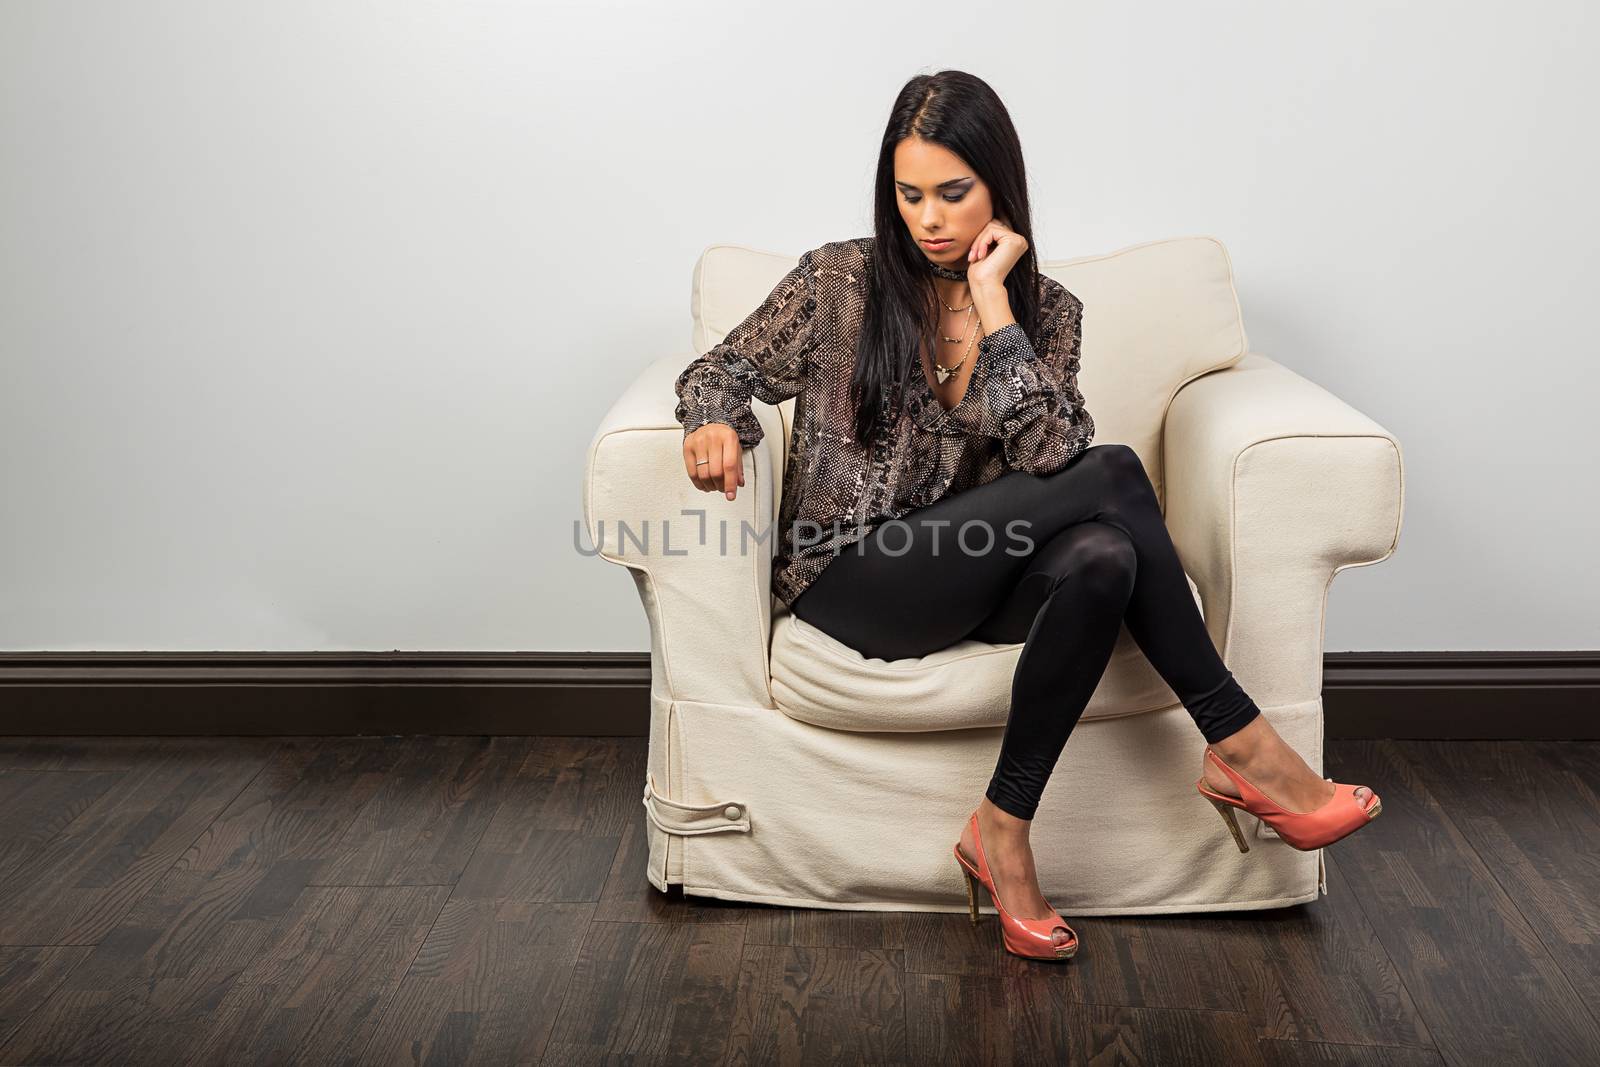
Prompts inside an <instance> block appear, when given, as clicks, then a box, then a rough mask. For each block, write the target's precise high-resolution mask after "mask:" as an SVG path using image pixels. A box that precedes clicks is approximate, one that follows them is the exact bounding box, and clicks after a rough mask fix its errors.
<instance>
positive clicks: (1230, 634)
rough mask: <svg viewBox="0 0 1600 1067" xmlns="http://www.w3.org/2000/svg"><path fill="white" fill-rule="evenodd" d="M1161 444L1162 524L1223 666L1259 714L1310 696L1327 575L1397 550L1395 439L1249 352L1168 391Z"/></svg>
mask: <svg viewBox="0 0 1600 1067" xmlns="http://www.w3.org/2000/svg"><path fill="white" fill-rule="evenodd" d="M1161 447H1162V456H1163V468H1164V471H1165V475H1166V489H1167V492H1166V501H1165V512H1166V520H1167V528H1168V530H1169V532H1170V533H1171V535H1172V539H1173V543H1174V544H1175V545H1176V546H1177V549H1178V554H1179V556H1180V557H1181V558H1182V560H1183V563H1184V567H1185V569H1187V570H1188V572H1189V574H1190V575H1191V576H1192V577H1193V578H1194V580H1195V583H1196V584H1197V585H1198V586H1199V587H1200V596H1201V600H1202V602H1203V603H1204V605H1205V618H1206V625H1207V627H1208V628H1209V629H1210V631H1211V636H1212V639H1213V640H1214V641H1216V643H1217V647H1218V648H1219V649H1220V650H1221V651H1222V654H1223V657H1224V658H1225V659H1226V660H1227V661H1228V666H1229V669H1231V670H1232V671H1233V672H1234V673H1235V675H1236V676H1237V677H1238V678H1239V680H1240V682H1241V684H1243V685H1244V686H1245V688H1247V689H1248V690H1250V692H1251V694H1252V695H1253V696H1254V697H1255V698H1256V700H1257V702H1258V703H1261V704H1262V706H1267V705H1268V704H1284V703H1290V702H1295V701H1304V700H1310V699H1314V698H1316V697H1317V696H1319V695H1320V693H1321V690H1322V655H1323V622H1324V618H1325V615H1326V609H1327V591H1328V586H1329V584H1330V583H1331V582H1332V581H1333V576H1334V575H1335V574H1337V573H1338V572H1339V571H1341V570H1343V569H1344V568H1346V567H1363V566H1367V565H1368V564H1372V563H1379V562H1382V561H1383V560H1385V559H1388V558H1389V556H1390V555H1392V554H1393V553H1394V550H1395V546H1396V545H1397V544H1398V543H1399V538H1400V524H1401V516H1402V512H1403V510H1404V484H1405V483H1404V478H1403V471H1404V463H1403V459H1402V456H1401V451H1400V443H1399V442H1398V441H1397V440H1396V439H1395V438H1394V435H1392V434H1391V433H1389V432H1388V431H1387V430H1385V429H1384V428H1383V427H1382V426H1380V425H1378V424H1377V423H1376V422H1374V421H1373V420H1372V419H1370V418H1368V417H1367V416H1366V415H1363V414H1362V413H1361V412H1359V411H1357V410H1356V409H1355V408H1353V407H1351V406H1350V405H1349V404H1347V403H1345V402H1344V401H1343V400H1341V399H1339V398H1338V397H1337V396H1335V395H1333V394H1332V393H1330V392H1328V391H1327V390H1326V389H1324V388H1322V387H1321V386H1319V385H1317V384H1315V383H1314V382H1311V381H1309V380H1308V379H1306V378H1303V377H1301V376H1300V375H1298V374H1296V373H1295V372H1293V371H1291V370H1290V369H1289V368H1287V367H1285V366H1283V365H1282V364H1280V363H1278V362H1276V361H1274V360H1271V359H1269V358H1267V357H1266V356H1263V355H1261V354H1260V353H1256V352H1247V353H1246V354H1245V355H1244V357H1243V358H1241V359H1240V360H1239V361H1238V362H1237V363H1235V364H1233V365H1232V366H1230V367H1228V368H1226V369H1224V370H1221V371H1216V372H1214V373H1211V374H1206V375H1202V376H1201V377H1199V378H1196V379H1194V380H1193V381H1190V382H1189V383H1187V384H1186V385H1185V386H1183V388H1181V389H1179V390H1178V392H1177V394H1176V396H1175V397H1174V399H1173V401H1172V404H1171V407H1170V408H1169V409H1168V411H1167V417H1166V421H1165V424H1164V427H1163V431H1162V445H1161Z"/></svg>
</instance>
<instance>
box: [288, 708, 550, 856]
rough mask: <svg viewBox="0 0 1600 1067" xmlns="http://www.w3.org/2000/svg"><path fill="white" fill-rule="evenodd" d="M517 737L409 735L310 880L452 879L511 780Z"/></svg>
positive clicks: (524, 746) (523, 748) (519, 745)
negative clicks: (384, 773) (322, 864)
mask: <svg viewBox="0 0 1600 1067" xmlns="http://www.w3.org/2000/svg"><path fill="white" fill-rule="evenodd" d="M530 747H531V744H530V739H528V738H523V737H410V738H405V739H404V740H403V742H401V743H400V744H399V746H398V753H397V759H396V760H395V763H394V766H393V767H392V768H391V769H390V771H389V773H388V774H386V775H385V776H384V780H383V783H382V785H381V786H380V787H379V789H378V790H377V792H375V793H374V794H373V795H372V797H371V798H370V799H368V801H367V802H366V804H364V805H363V806H362V808H361V811H360V813H359V814H358V815H357V816H356V818H355V819H354V820H353V821H352V822H351V823H350V826H349V827H348V829H346V830H345V833H344V837H343V838H342V839H341V840H340V842H339V843H338V845H336V846H335V847H334V848H333V850H332V851H333V858H332V859H330V860H329V862H328V863H326V864H325V865H324V866H323V868H322V869H321V870H320V871H319V872H318V873H317V876H316V878H315V879H314V880H313V882H312V884H313V885H454V884H455V883H456V880H457V879H459V878H460V877H461V872H462V869H463V868H465V867H466V865H467V860H468V858H469V857H470V856H471V855H472V852H473V850H474V849H475V848H477V845H478V840H479V838H481V837H482V836H483V832H484V830H485V829H486V828H487V827H488V825H489V820H490V819H491V818H492V817H493V816H494V813H495V811H496V810H498V808H499V806H500V804H501V803H502V802H503V801H504V800H505V794H506V790H507V788H508V784H509V782H510V780H511V778H512V777H513V776H514V775H515V774H516V772H517V768H518V767H520V766H521V765H522V763H523V761H524V760H525V759H527V756H528V751H529V749H530Z"/></svg>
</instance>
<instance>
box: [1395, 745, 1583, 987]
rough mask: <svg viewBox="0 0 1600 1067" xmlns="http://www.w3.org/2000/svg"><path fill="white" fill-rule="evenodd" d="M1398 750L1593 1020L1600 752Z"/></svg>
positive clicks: (1553, 748) (1574, 748)
mask: <svg viewBox="0 0 1600 1067" xmlns="http://www.w3.org/2000/svg"><path fill="white" fill-rule="evenodd" d="M1398 747H1399V749H1400V751H1401V753H1402V754H1404V755H1405V757H1406V758H1407V759H1408V760H1410V762H1411V763H1412V764H1413V765H1414V766H1415V767H1416V768H1417V770H1418V773H1419V774H1420V776H1421V777H1422V780H1423V781H1425V782H1426V783H1427V786H1428V789H1429V791H1430V792H1432V793H1433V795H1434V796H1435V797H1437V798H1438V799H1439V802H1440V804H1441V805H1443V806H1444V808H1445V810H1446V811H1448V812H1449V813H1450V820H1451V821H1452V822H1453V823H1455V825H1456V826H1457V827H1459V828H1460V830H1461V833H1462V835H1463V836H1464V837H1465V838H1466V839H1467V840H1468V841H1470V842H1471V843H1472V845H1473V847H1474V848H1475V849H1476V850H1477V853H1478V855H1479V856H1480V857H1481V858H1482V860H1483V862H1484V865H1485V866H1487V867H1488V868H1489V869H1490V870H1491V871H1493V872H1494V876H1495V878H1496V879H1497V880H1498V881H1499V883H1500V885H1501V886H1502V887H1504V889H1505V891H1506V892H1507V894H1509V895H1510V897H1511V899H1512V900H1513V901H1514V902H1515V903H1516V906H1517V909H1518V911H1520V912H1521V913H1522V915H1523V917H1524V918H1526V919H1527V920H1528V922H1529V923H1531V924H1532V925H1533V928H1534V929H1535V930H1536V931H1537V932H1538V934H1539V939H1540V942H1541V943H1542V945H1543V947H1544V948H1545V949H1546V950H1547V951H1548V952H1549V953H1550V955H1551V956H1552V957H1553V958H1554V959H1555V961H1556V963H1557V964H1558V965H1559V966H1560V967H1561V970H1562V972H1563V973H1564V974H1565V975H1566V976H1567V978H1568V979H1569V980H1570V981H1571V982H1572V985H1573V987H1574V988H1575V989H1576V990H1577V991H1578V995H1579V997H1581V998H1582V999H1583V1000H1584V1002H1585V1003H1587V1004H1588V1005H1589V1006H1590V1013H1591V1015H1592V1014H1594V1012H1595V1010H1596V1007H1597V1006H1600V745H1596V744H1594V743H1592V742H1578V743H1571V744H1556V743H1552V742H1548V741H1544V742H1475V741H1444V742H1438V741H1435V742H1427V741H1406V742H1399V743H1398Z"/></svg>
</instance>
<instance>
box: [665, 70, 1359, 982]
mask: <svg viewBox="0 0 1600 1067" xmlns="http://www.w3.org/2000/svg"><path fill="white" fill-rule="evenodd" d="M874 222H875V230H876V232H875V235H874V236H872V237H860V238H855V239H851V240H846V241H835V242H830V243H828V244H825V245H822V246H821V247H819V248H816V249H813V250H812V251H809V252H807V253H805V255H803V256H801V257H800V261H799V263H798V264H797V265H796V266H795V268H794V269H793V270H791V271H790V272H789V273H788V274H787V275H786V276H785V277H784V278H783V280H782V281H780V282H779V283H778V285H777V286H776V287H775V288H774V289H773V290H772V292H771V294H770V295H769V296H768V297H767V298H766V300H765V301H763V303H762V305H761V307H759V308H758V309H757V310H756V311H755V312H754V313H752V314H751V315H750V316H749V318H747V319H746V320H745V321H744V322H742V323H740V324H739V325H738V326H736V327H734V329H733V330H731V331H730V332H729V333H728V335H727V337H726V338H725V339H724V341H723V342H722V343H721V344H719V345H717V346H716V347H714V348H712V349H711V351H709V352H707V353H706V354H705V355H703V356H701V357H700V358H698V359H696V360H695V361H694V362H692V363H691V364H690V365H689V366H688V367H686V368H685V369H684V371H683V373H682V374H681V375H679V377H678V379H677V382H676V391H677V395H678V398H679V403H678V406H677V408H676V417H677V419H678V421H679V422H681V423H682V424H683V427H684V440H683V458H684V465H685V468H686V470H687V473H688V476H689V478H690V479H691V481H693V483H694V484H695V486H696V487H698V488H699V489H701V490H704V491H708V492H709V491H712V490H715V491H720V492H722V493H724V494H725V495H726V496H727V497H728V498H729V499H733V498H734V497H735V495H736V492H737V489H738V487H739V486H741V485H743V484H744V479H743V466H742V463H741V450H742V449H744V448H748V447H751V446H753V445H755V444H756V443H757V442H759V441H760V440H761V437H762V430H761V426H760V423H759V422H758V421H757V420H756V418H755V416H754V415H753V414H752V412H751V410H750V401H751V399H752V398H754V399H759V400H761V401H763V402H765V403H769V404H776V403H779V402H780V401H783V400H787V399H789V398H791V397H793V398H795V409H794V423H793V436H792V440H791V442H790V447H789V454H788V457H787V460H786V466H785V476H784V488H783V499H782V502H781V505H780V514H779V529H778V530H777V531H776V537H777V540H776V547H775V552H774V557H773V591H774V592H775V593H776V594H777V596H778V597H779V598H780V599H781V600H782V601H783V602H784V603H785V604H786V605H788V606H789V607H790V609H791V610H792V611H794V612H795V614H796V615H798V616H799V617H801V618H803V619H804V620H805V621H806V622H808V623H810V624H812V625H814V626H816V627H818V628H820V629H822V630H823V631H825V632H827V633H828V634H830V635H831V636H833V637H835V638H836V639H838V640H839V641H842V642H844V643H845V644H847V645H849V646H851V647H852V648H855V649H856V650H857V651H859V652H860V653H861V654H862V655H863V656H868V657H877V658H882V659H900V658H904V657H910V656H923V655H927V654H928V653H930V652H933V651H935V650H938V649H941V648H945V647H948V646H949V645H951V644H954V643H955V642H956V641H959V640H962V639H964V638H973V639H977V640H983V641H990V642H996V643H1017V642H1021V643H1023V649H1022V654H1021V657H1020V658H1019V659H1018V661H1017V667H1016V673H1015V676H1014V678H1013V681H1012V690H1011V707H1010V714H1009V718H1008V721H1007V723H1006V728H1005V731H1004V735H1003V737H1002V739H1001V742H1000V753H999V758H998V762H997V764H996V766H995V770H994V774H993V777H992V778H991V780H990V782H989V785H988V788H987V790H986V793H985V796H984V797H983V798H982V799H980V801H979V802H978V806H977V809H976V810H975V811H974V812H973V813H972V815H971V817H970V818H969V819H968V820H967V822H966V825H965V827H964V828H963V830H962V833H961V837H960V840H959V841H958V842H957V843H956V845H955V848H954V851H955V858H956V861H957V862H958V863H959V864H960V867H961V870H962V872H963V873H964V875H965V877H966V885H967V893H968V901H969V905H970V908H971V915H972V918H973V921H974V922H976V921H977V915H978V912H977V903H976V896H975V890H974V886H973V883H974V881H977V882H981V883H982V884H983V886H984V888H985V889H986V890H987V891H988V893H989V896H990V899H991V900H992V901H993V902H994V905H995V909H996V911H997V912H998V913H999V917H1000V927H1001V933H1002V938H1003V941H1004V944H1005V947H1006V948H1007V950H1008V951H1010V952H1012V953H1014V954H1016V955H1020V956H1027V957H1031V958H1038V959H1065V958H1068V957H1070V956H1071V955H1072V954H1073V953H1074V952H1075V951H1076V950H1077V944H1078V942H1077V936H1076V934H1075V933H1074V932H1073V930H1072V929H1071V927H1070V926H1068V925H1067V924H1066V922H1064V921H1063V920H1062V918H1061V916H1060V914H1059V913H1057V912H1056V911H1055V910H1054V909H1053V908H1051V906H1050V904H1049V902H1048V901H1046V900H1045V898H1044V896H1043V894H1042V893H1041V892H1040V889H1039V883H1038V878H1037V875H1036V872H1035V868H1034V862H1033V852H1032V848H1031V846H1030V843H1029V830H1030V828H1031V825H1032V819H1033V816H1034V812H1035V809H1036V808H1037V806H1038V803H1039V799H1040V796H1041V794H1042V792H1043V790H1044V786H1045V782H1046V780H1047V779H1048V777H1049V775H1050V773H1051V771H1052V770H1053V769H1054V767H1055V765H1056V762H1057V760H1058V759H1059V757H1060V755H1061V751H1062V748H1063V746H1064V745H1065V744H1066V741H1067V737H1068V735H1069V734H1070V733H1071V732H1072V728H1073V726H1074V725H1076V723H1077V721H1078V718H1079V716H1080V715H1081V714H1082V712H1083V708H1084V706H1085V705H1086V704H1087V703H1088V701H1089V697H1090V695H1091V694H1092V693H1093V692H1094V689H1095V687H1096V685H1097V684H1098V683H1099V679H1100V676H1101V674H1102V673H1103V672H1104V670H1105V667H1106V664H1107V662H1108V661H1109V659H1110V656H1111V651H1112V648H1113V646H1114V645H1115V643H1116V639H1117V635H1118V628H1119V625H1120V624H1122V623H1126V624H1127V627H1128V631H1129V633H1131V634H1132V635H1133V637H1134V639H1135V640H1136V641H1137V642H1138V644H1139V647H1140V649H1141V650H1142V651H1143V652H1144V653H1145V655H1146V657H1147V658H1148V659H1149V660H1150V663H1151V665H1152V666H1154V667H1155V669H1156V670H1157V671H1158V672H1159V673H1160V675H1161V676H1162V678H1163V679H1165V680H1166V682H1167V683H1168V684H1169V685H1170V686H1171V687H1172V689H1173V692H1175V693H1176V694H1177V695H1178V697H1179V698H1180V699H1181V700H1182V701H1183V704H1184V706H1185V708H1186V709H1187V710H1188V711H1189V712H1190V714H1191V715H1193V716H1194V720H1195V724H1196V725H1197V726H1198V727H1199V730H1200V732H1201V734H1202V735H1203V736H1204V738H1205V740H1206V742H1207V743H1208V746H1207V748H1206V749H1205V752H1204V754H1203V758H1202V768H1201V778H1200V780H1199V781H1198V782H1197V783H1196V787H1197V789H1198V790H1199V792H1200V793H1201V794H1202V795H1203V796H1204V797H1205V798H1206V799H1207V800H1210V801H1211V802H1212V803H1213V804H1214V805H1216V806H1217V810H1218V811H1219V812H1221V813H1222V815H1223V818H1224V820H1225V821H1227V822H1228V823H1229V825H1230V827H1233V828H1234V831H1233V832H1234V837H1235V840H1236V842H1237V843H1238V845H1239V848H1240V849H1241V850H1246V849H1247V848H1248V846H1247V845H1246V844H1245V842H1244V838H1243V836H1242V835H1241V834H1240V833H1239V831H1238V829H1237V826H1236V824H1235V823H1234V822H1233V810H1234V809H1235V808H1242V809H1244V810H1245V811H1247V812H1250V813H1251V814H1254V815H1256V816H1258V817H1260V818H1262V819H1263V820H1264V821H1266V822H1267V823H1268V824H1270V825H1272V826H1273V827H1274V828H1275V829H1276V830H1277V831H1278V833H1279V835H1280V837H1282V839H1283V840H1285V841H1286V842H1288V843H1289V844H1291V845H1293V846H1294V847H1297V848H1302V849H1313V848H1320V847H1322V846H1324V845H1327V844H1330V843H1332V842H1333V841H1335V840H1338V839H1339V838H1340V837H1343V836H1344V835H1346V834H1348V833H1350V832H1352V831H1353V830H1355V829H1357V828H1359V827H1360V826H1362V825H1365V823H1366V822H1367V821H1368V820H1369V819H1371V818H1372V817H1373V816H1375V815H1377V814H1378V811H1379V803H1378V798H1377V797H1376V796H1374V795H1373V794H1372V792H1371V790H1369V789H1367V788H1366V787H1365V786H1362V787H1358V788H1352V787H1350V786H1347V785H1336V784H1334V783H1332V782H1329V781H1327V780H1325V779H1323V778H1320V777H1319V776H1318V775H1317V774H1316V773H1315V772H1314V771H1312V769H1311V768H1310V767H1309V766H1308V765H1307V764H1306V762H1305V761H1304V760H1303V759H1301V758H1300V756H1299V755H1298V754H1297V753H1296V752H1295V751H1294V749H1292V748H1290V747H1289V745H1288V744H1287V743H1286V742H1284V740H1283V739H1282V738H1281V737H1280V736H1279V735H1278V733H1277V732H1276V731H1275V730H1274V729H1273V728H1272V726H1271V724H1270V723H1268V721H1267V720H1266V718H1265V717H1264V716H1262V715H1261V714H1260V710H1259V709H1258V708H1257V706H1256V704H1255V703H1254V701H1252V700H1251V698H1250V697H1249V696H1248V695H1247V694H1246V693H1245V692H1244V690H1243V689H1242V688H1241V687H1240V686H1239V684H1238V682H1237V681H1235V680H1234V678H1233V675H1232V673H1231V672H1230V671H1229V670H1228V668H1227V667H1226V666H1225V665H1224V664H1223V662H1222V658H1221V657H1220V656H1219V655H1218V653H1217V650H1216V648H1215V646H1213V645H1212V643H1211V638H1210V635H1209V634H1208V633H1207V632H1206V628H1205V624H1204V621H1203V620H1202V618H1201V616H1200V613H1199V611H1198V610H1197V609H1196V607H1195V603H1194V600H1193V598H1192V596H1191V594H1190V591H1189V586H1188V582H1187V580H1186V578H1185V577H1184V573H1183V569H1182V566H1181V565H1180V563H1179V561H1178V555H1177V552H1176V550H1175V549H1174V548H1173V545H1172V541H1171V539H1170V537H1169V536H1168V533H1167V529H1166V525H1165V523H1164V521H1163V519H1162V515H1161V509H1160V504H1159V502H1158V500H1157V498H1156V495H1155V490H1154V488H1153V487H1152V486H1151V484H1150V481H1149V478H1148V477H1147V475H1146V473H1145V470H1144V467H1143V465H1142V464H1141V462H1140V460H1139V457H1138V456H1137V454H1135V453H1134V451H1133V450H1132V449H1131V448H1129V447H1127V446H1126V445H1122V444H1100V445H1091V443H1090V442H1091V441H1092V439H1093V437H1094V420H1093V418H1091V416H1090V415H1089V412H1088V411H1087V410H1086V409H1085V406H1084V398H1083V394H1082V393H1081V392H1080V391H1079V389H1078V383H1077V375H1078V369H1079V353H1080V348H1081V340H1082V313H1083V304H1082V302H1081V301H1079V300H1078V298H1077V297H1076V296H1074V295H1073V294H1072V293H1071V292H1069V291H1068V290H1067V289H1066V288H1065V287H1064V286H1063V285H1062V284H1061V283H1060V282H1057V281H1055V280H1054V279H1052V278H1050V277H1048V276H1047V275H1044V274H1041V273H1040V272H1039V270H1038V265H1037V261H1036V259H1035V256H1034V252H1033V240H1032V233H1033V231H1032V226H1031V215H1030V210H1029V203H1028V194H1027V181H1026V177H1025V173H1024V169H1023V162H1022V150H1021V146H1020V143H1019V142H1018V139H1017V134H1016V131H1015V129H1014V128H1013V126H1012V123H1011V119H1010V116H1009V115H1008V114H1007V111H1006V109H1005V107H1004V105H1003V104H1002V103H1001V102H1000V99H999V98H998V97H997V96H996V95H995V93H994V91H993V90H992V89H991V88H990V87H989V86H988V85H987V84H986V83H985V82H983V81H982V80H980V79H978V78H976V77H974V76H972V75H970V74H965V73H962V72H960V71H943V72H941V73H939V74H934V75H925V76H919V77H916V78H913V79H912V80H911V81H910V82H908V83H907V84H906V85H905V87H904V88H903V89H902V90H901V91H900V95H899V97H898V98H897V99H896V101H895V104H894V109H893V113H892V114H891V116H890V119H889V123H888V127H887V129H886V130H885V132H884V136H883V140H882V144H881V147H880V152H879V158H878V170H877V183H876V198H875V220H874ZM1269 798H1271V799H1269ZM1002 901H1003V903H1002Z"/></svg>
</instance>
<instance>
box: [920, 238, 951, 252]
mask: <svg viewBox="0 0 1600 1067" xmlns="http://www.w3.org/2000/svg"><path fill="white" fill-rule="evenodd" d="M953 240H954V238H952V237H943V238H940V239H939V240H937V241H923V242H922V247H923V248H926V249H927V250H928V251H930V252H937V251H939V250H940V249H941V248H947V247H949V245H950V243H951V242H952V241H953Z"/></svg>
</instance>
